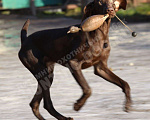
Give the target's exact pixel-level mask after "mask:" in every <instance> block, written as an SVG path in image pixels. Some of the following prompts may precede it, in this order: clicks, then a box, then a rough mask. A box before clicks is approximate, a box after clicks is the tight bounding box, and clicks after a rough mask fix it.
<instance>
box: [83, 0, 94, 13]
mask: <svg viewBox="0 0 150 120" xmlns="http://www.w3.org/2000/svg"><path fill="white" fill-rule="evenodd" d="M93 5H94V3H93V2H90V3H89V4H87V5H86V6H85V7H84V9H83V12H84V14H90V13H91V9H92V6H93Z"/></svg>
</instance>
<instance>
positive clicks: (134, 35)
mask: <svg viewBox="0 0 150 120" xmlns="http://www.w3.org/2000/svg"><path fill="white" fill-rule="evenodd" d="M115 17H116V18H117V19H118V20H119V21H120V22H121V23H122V24H123V25H124V26H125V27H126V28H127V29H128V30H129V31H130V32H131V33H132V36H133V37H136V36H137V33H136V32H134V31H133V30H131V28H129V27H128V26H127V25H126V24H125V23H124V22H123V21H122V20H121V19H120V18H119V17H118V16H117V15H115Z"/></svg>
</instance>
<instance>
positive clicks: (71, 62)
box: [18, 0, 131, 120]
mask: <svg viewBox="0 0 150 120" xmlns="http://www.w3.org/2000/svg"><path fill="white" fill-rule="evenodd" d="M126 5H127V1H126V0H94V1H93V2H90V3H89V4H87V5H86V6H85V8H84V15H83V18H82V21H83V20H85V19H86V18H88V17H90V16H92V15H98V14H101V15H104V14H109V18H108V19H107V20H106V21H105V22H104V23H103V25H102V26H100V27H99V28H98V29H96V30H94V31H91V32H83V31H80V32H78V33H74V34H67V31H68V30H69V28H70V27H67V28H60V29H49V30H43V31H38V32H35V33H33V34H32V35H29V36H28V37H27V29H28V27H29V23H30V21H29V20H27V21H26V22H25V24H24V26H23V28H22V30H21V49H20V51H19V53H18V56H19V59H20V61H21V62H22V63H23V65H24V66H25V67H26V68H27V69H28V70H29V71H30V72H31V73H32V74H33V75H34V77H35V78H36V79H37V82H38V89H37V91H36V94H35V95H34V97H33V99H32V101H31V103H30V106H31V108H32V111H33V113H34V115H35V116H36V117H37V118H38V119H39V120H44V118H43V117H42V115H41V114H40V112H39V105H40V102H41V100H42V98H43V100H44V108H45V109H46V110H47V111H48V112H49V113H50V114H51V115H52V116H53V117H55V118H56V119H58V120H73V118H70V117H65V116H63V115H61V114H60V113H58V112H57V111H56V110H55V108H54V107H53V103H52V101H51V97H50V92H49V89H50V87H51V85H52V82H53V70H54V65H55V63H58V64H60V65H62V66H64V67H67V68H69V70H70V72H71V73H72V75H73V77H74V78H75V80H76V81H77V83H78V84H79V86H80V87H81V89H82V91H83V95H82V96H81V97H80V98H79V99H78V100H77V102H76V103H75V104H74V110H76V111H79V110H80V109H81V108H82V107H83V105H84V104H85V102H86V100H87V99H88V98H89V97H90V96H91V88H90V86H89V85H88V83H87V82H86V80H85V78H84V76H83V74H82V71H81V70H82V69H86V68H89V67H91V66H93V67H94V74H95V75H97V76H99V77H102V78H103V79H105V80H107V81H108V82H111V83H113V84H115V85H117V86H119V87H120V88H121V89H122V90H123V92H124V93H125V98H126V99H125V111H127V112H128V111H129V110H130V107H131V96H130V86H129V84H128V83H127V82H125V81H124V80H122V79H121V78H119V77H118V76H117V75H115V74H114V73H113V72H112V71H111V70H109V68H108V66H107V60H108V57H109V54H110V49H111V48H110V43H109V36H108V33H109V27H110V23H111V18H113V17H114V16H115V14H116V12H117V11H118V10H119V9H124V10H125V9H126ZM76 26H80V25H76ZM62 58H63V59H62Z"/></svg>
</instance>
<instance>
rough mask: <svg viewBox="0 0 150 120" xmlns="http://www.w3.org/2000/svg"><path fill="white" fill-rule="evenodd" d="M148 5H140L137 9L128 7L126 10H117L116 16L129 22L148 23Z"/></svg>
mask: <svg viewBox="0 0 150 120" xmlns="http://www.w3.org/2000/svg"><path fill="white" fill-rule="evenodd" d="M149 6H150V4H149V3H147V4H141V5H139V6H137V7H133V6H132V7H131V6H130V7H129V8H127V10H125V11H124V10H119V11H118V12H117V15H118V16H119V17H125V18H127V19H129V20H131V21H143V20H144V21H148V20H149V19H150V7H149Z"/></svg>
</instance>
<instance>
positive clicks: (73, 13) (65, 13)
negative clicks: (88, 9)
mask: <svg viewBox="0 0 150 120" xmlns="http://www.w3.org/2000/svg"><path fill="white" fill-rule="evenodd" d="M37 16H38V17H40V18H41V17H42V18H43V17H73V18H81V8H80V7H77V8H76V9H72V10H66V11H57V12H52V11H51V10H46V11H42V12H38V14H37Z"/></svg>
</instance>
